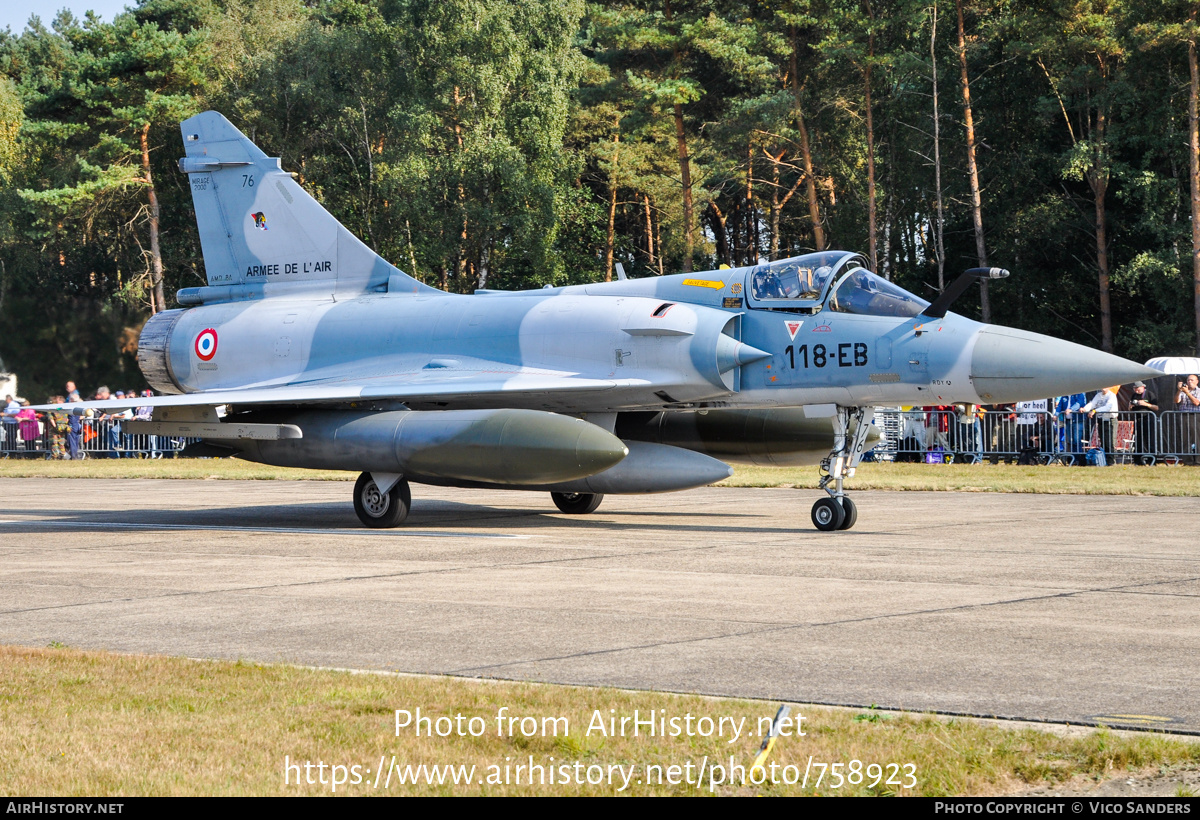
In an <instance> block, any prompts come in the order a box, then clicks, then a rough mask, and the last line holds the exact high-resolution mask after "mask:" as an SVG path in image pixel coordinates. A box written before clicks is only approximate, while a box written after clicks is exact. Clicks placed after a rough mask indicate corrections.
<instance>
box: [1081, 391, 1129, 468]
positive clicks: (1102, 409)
mask: <svg viewBox="0 0 1200 820" xmlns="http://www.w3.org/2000/svg"><path fill="white" fill-rule="evenodd" d="M1119 389H1120V385H1117V386H1116V387H1109V388H1105V389H1104V390H1097V391H1096V395H1094V396H1092V400H1091V401H1089V402H1088V403H1087V404H1085V405H1084V406H1083V407H1082V408H1080V412H1081V413H1087V414H1088V415H1089V416H1092V417H1093V418H1095V419H1096V425H1097V427H1099V429H1100V446H1101V447H1102V448H1103V450H1104V463H1105V464H1106V465H1107V464H1112V463H1113V458H1114V457H1115V456H1116V452H1115V451H1114V450H1113V426H1114V425H1115V424H1116V421H1117V391H1118V390H1119Z"/></svg>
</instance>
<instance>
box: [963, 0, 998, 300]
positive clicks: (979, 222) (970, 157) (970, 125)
mask: <svg viewBox="0 0 1200 820" xmlns="http://www.w3.org/2000/svg"><path fill="white" fill-rule="evenodd" d="M955 5H956V6H957V7H958V61H959V64H960V66H961V67H962V97H963V117H964V120H965V123H966V126H967V177H968V178H969V180H970V182H971V222H972V223H973V224H974V226H975V256H976V258H977V259H978V261H979V267H981V268H986V267H988V261H987V247H986V245H985V244H984V241H983V204H982V199H981V197H980V195H979V166H978V165H976V163H975V119H974V115H973V113H972V110H971V83H970V80H969V79H968V76H967V40H966V36H965V35H964V34H963V8H962V0H955ZM979 309H980V312H981V314H982V318H983V321H984V322H990V321H991V320H992V309H991V305H990V303H989V301H988V280H986V279H984V280H983V281H982V282H980V283H979Z"/></svg>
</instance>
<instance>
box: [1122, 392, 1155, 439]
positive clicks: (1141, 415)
mask: <svg viewBox="0 0 1200 820" xmlns="http://www.w3.org/2000/svg"><path fill="white" fill-rule="evenodd" d="M1129 409H1130V411H1131V412H1133V413H1134V421H1135V422H1136V424H1135V426H1134V430H1135V433H1134V440H1133V447H1134V450H1135V451H1136V452H1137V453H1139V454H1146V453H1153V452H1154V451H1155V449H1156V445H1157V443H1156V442H1155V440H1154V415H1155V414H1156V413H1158V395H1157V394H1156V393H1155V392H1154V391H1153V390H1151V389H1150V388H1149V387H1147V386H1146V383H1145V382H1134V383H1133V393H1132V394H1131V395H1130V396H1129Z"/></svg>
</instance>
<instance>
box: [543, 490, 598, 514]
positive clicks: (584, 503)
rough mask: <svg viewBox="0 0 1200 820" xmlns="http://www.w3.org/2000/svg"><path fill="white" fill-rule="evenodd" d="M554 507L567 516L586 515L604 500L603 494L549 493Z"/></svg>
mask: <svg viewBox="0 0 1200 820" xmlns="http://www.w3.org/2000/svg"><path fill="white" fill-rule="evenodd" d="M550 498H551V499H553V501H554V506H556V507H558V508H559V509H560V510H561V511H562V512H565V513H566V514H567V515H587V514H588V513H592V512H595V511H596V508H597V507H599V506H600V502H601V501H603V500H604V495H603V493H550Z"/></svg>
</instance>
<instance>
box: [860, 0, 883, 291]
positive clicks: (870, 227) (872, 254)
mask: <svg viewBox="0 0 1200 820" xmlns="http://www.w3.org/2000/svg"><path fill="white" fill-rule="evenodd" d="M867 17H868V18H869V19H870V20H871V23H872V27H871V31H870V33H869V34H867V65H866V68H865V69H864V71H863V86H864V87H865V88H866V96H867V246H868V248H869V251H868V258H869V260H870V265H871V270H873V271H877V270H879V250H878V248H879V240H878V237H876V235H875V220H876V216H875V120H874V118H873V114H872V112H871V69H872V67H873V65H874V62H875V28H874V22H875V14H874V12H872V10H871V3H870V0H868V2H867Z"/></svg>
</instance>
